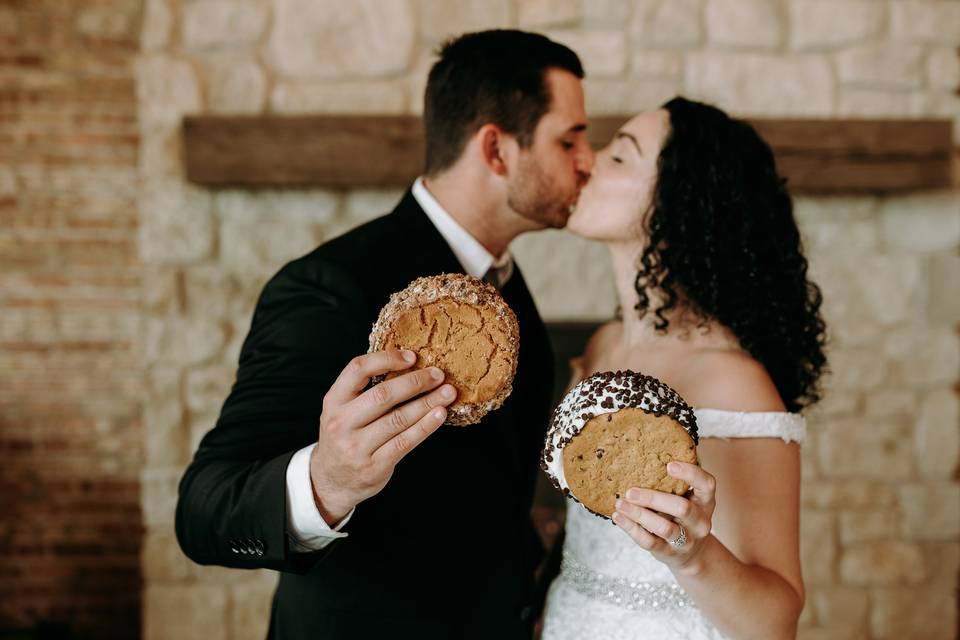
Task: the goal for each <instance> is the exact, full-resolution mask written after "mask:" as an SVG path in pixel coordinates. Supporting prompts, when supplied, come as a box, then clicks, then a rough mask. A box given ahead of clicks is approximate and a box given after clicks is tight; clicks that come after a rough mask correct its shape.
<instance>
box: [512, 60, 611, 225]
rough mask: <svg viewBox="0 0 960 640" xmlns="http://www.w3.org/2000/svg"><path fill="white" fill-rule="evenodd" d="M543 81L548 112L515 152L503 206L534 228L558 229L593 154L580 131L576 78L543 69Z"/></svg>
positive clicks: (580, 95)
mask: <svg viewBox="0 0 960 640" xmlns="http://www.w3.org/2000/svg"><path fill="white" fill-rule="evenodd" d="M545 82H546V85H547V88H548V90H549V92H550V95H551V101H550V109H549V110H548V111H547V112H546V113H545V114H544V115H543V117H542V118H540V121H539V122H538V123H537V128H536V129H535V131H534V135H533V143H532V144H531V145H530V147H528V148H526V149H521V150H520V155H519V159H518V165H517V171H516V172H515V173H514V174H513V175H512V176H511V179H510V182H509V184H508V185H507V204H508V205H509V206H510V208H511V209H513V210H514V211H516V212H517V213H518V214H520V215H521V216H523V217H524V218H526V219H528V220H530V221H532V222H535V223H536V224H537V226H539V227H554V228H562V227H563V226H565V225H566V224H567V218H569V217H570V207H571V205H573V204H574V203H575V202H576V201H577V197H578V196H579V194H580V189H581V188H582V187H583V185H584V184H586V182H587V179H588V178H589V177H590V169H591V168H592V167H593V151H592V150H591V148H590V144H589V143H588V142H587V138H586V134H585V133H584V131H585V129H586V126H587V115H586V111H585V110H584V106H583V86H582V85H581V84H580V79H579V78H577V77H576V76H575V75H573V74H572V73H570V72H568V71H564V70H560V69H549V70H548V71H547V73H546V76H545Z"/></svg>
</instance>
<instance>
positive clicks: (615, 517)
mask: <svg viewBox="0 0 960 640" xmlns="http://www.w3.org/2000/svg"><path fill="white" fill-rule="evenodd" d="M621 517H622V516H621V515H620V512H619V511H614V512H613V516H611V519H612V520H613V521H614V522H615V523H616V524H620V518H621Z"/></svg>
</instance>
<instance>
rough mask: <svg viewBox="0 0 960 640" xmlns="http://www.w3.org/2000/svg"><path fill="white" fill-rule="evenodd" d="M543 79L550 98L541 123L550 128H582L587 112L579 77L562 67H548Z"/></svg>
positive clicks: (585, 122) (585, 121)
mask: <svg viewBox="0 0 960 640" xmlns="http://www.w3.org/2000/svg"><path fill="white" fill-rule="evenodd" d="M545 79H546V85H547V87H548V88H549V90H550V97H551V100H550V109H549V110H548V111H547V113H545V114H544V116H543V120H544V122H543V124H545V125H549V126H550V128H551V129H564V130H566V129H583V128H584V127H585V126H586V124H587V114H586V110H585V108H584V100H583V84H582V83H581V82H580V78H578V77H577V76H575V75H574V74H572V73H570V72H569V71H566V70H563V69H548V70H547V73H546V77H545Z"/></svg>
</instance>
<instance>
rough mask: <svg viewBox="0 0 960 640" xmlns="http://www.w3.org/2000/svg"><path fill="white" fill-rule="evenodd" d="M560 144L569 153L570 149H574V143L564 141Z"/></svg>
mask: <svg viewBox="0 0 960 640" xmlns="http://www.w3.org/2000/svg"><path fill="white" fill-rule="evenodd" d="M560 144H561V145H562V146H563V148H564V149H566V150H567V151H569V150H570V149H573V143H572V142H566V141H564V142H561V143H560Z"/></svg>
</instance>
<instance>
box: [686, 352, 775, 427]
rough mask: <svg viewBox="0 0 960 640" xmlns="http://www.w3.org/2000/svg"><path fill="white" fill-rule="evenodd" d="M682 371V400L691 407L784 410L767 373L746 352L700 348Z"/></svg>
mask: <svg viewBox="0 0 960 640" xmlns="http://www.w3.org/2000/svg"><path fill="white" fill-rule="evenodd" d="M688 366H689V369H688V371H686V372H685V374H684V382H685V384H684V387H686V389H688V397H687V398H686V400H687V401H688V402H689V403H690V404H692V405H693V406H695V407H702V408H710V409H724V410H727V411H744V412H754V411H784V410H785V407H784V404H783V400H782V399H781V398H780V393H779V392H778V391H777V387H776V385H775V384H774V382H773V379H771V378H770V374H769V373H768V372H767V370H766V368H764V366H763V365H762V364H760V362H758V361H757V360H755V359H754V358H753V357H751V356H750V355H749V354H747V353H745V352H742V351H734V350H731V349H710V350H704V351H703V352H700V353H698V354H696V355H695V356H694V357H692V358H690V361H689V365H688Z"/></svg>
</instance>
